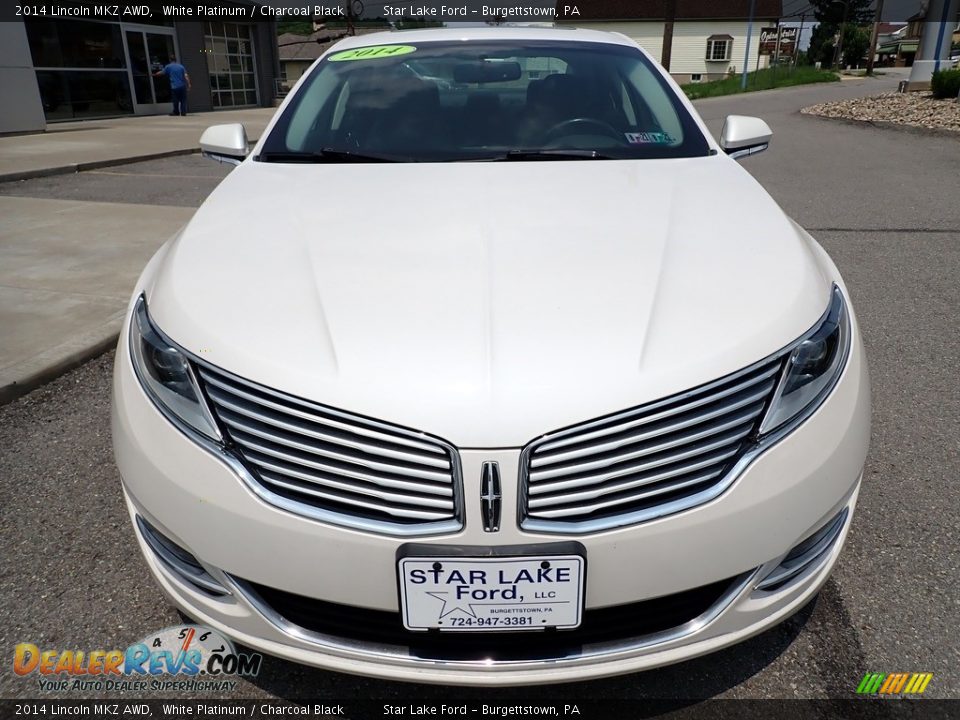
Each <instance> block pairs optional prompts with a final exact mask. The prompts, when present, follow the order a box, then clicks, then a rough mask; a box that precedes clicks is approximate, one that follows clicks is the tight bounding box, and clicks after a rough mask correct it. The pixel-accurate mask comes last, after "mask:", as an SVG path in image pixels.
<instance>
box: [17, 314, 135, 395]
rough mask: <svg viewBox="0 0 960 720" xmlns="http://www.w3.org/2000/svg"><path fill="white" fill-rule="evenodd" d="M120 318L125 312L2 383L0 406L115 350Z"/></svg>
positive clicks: (56, 349)
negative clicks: (42, 362) (13, 378)
mask: <svg viewBox="0 0 960 720" xmlns="http://www.w3.org/2000/svg"><path fill="white" fill-rule="evenodd" d="M123 316H124V313H122V312H121V313H119V316H118V317H117V318H116V319H114V320H111V321H109V322H107V323H105V324H104V325H101V326H100V327H99V328H97V329H96V330H93V331H91V332H89V333H85V334H83V335H81V336H79V337H77V338H75V339H72V340H70V341H68V342H67V343H65V344H64V345H61V346H60V347H58V348H54V349H53V350H51V351H48V352H49V353H51V354H54V356H53V357H51V358H50V359H49V361H48V362H45V363H44V364H43V366H42V367H40V368H39V369H35V370H29V369H27V370H26V374H25V375H24V376H23V377H21V378H17V379H15V380H13V381H5V382H4V384H3V385H2V386H0V406H2V405H7V404H8V403H11V402H13V401H14V400H16V399H17V398H20V397H23V396H24V395H26V394H27V393H29V392H31V391H32V390H36V389H37V388H38V387H40V386H41V385H46V384H47V383H48V382H51V381H52V380H56V379H57V378H58V377H60V376H61V375H63V374H64V373H66V372H68V371H70V370H73V369H74V368H77V367H80V366H81V365H83V364H84V363H85V362H87V361H89V360H93V359H94V358H95V357H99V356H100V355H103V354H104V353H105V352H107V351H109V350H112V349H113V348H114V347H116V344H117V340H118V339H119V337H120V325H121V324H122V322H123ZM16 372H17V371H16V368H14V370H13V373H12V374H14V375H15V374H16Z"/></svg>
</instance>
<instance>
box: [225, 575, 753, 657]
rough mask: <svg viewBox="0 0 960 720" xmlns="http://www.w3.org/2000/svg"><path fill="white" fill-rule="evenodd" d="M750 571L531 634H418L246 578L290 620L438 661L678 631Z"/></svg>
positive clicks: (535, 653)
mask: <svg viewBox="0 0 960 720" xmlns="http://www.w3.org/2000/svg"><path fill="white" fill-rule="evenodd" d="M744 579H745V576H739V577H737V578H732V579H728V580H722V581H720V582H716V583H712V584H710V585H704V586H703V587H698V588H694V589H692V590H686V591H684V592H680V593H676V594H674V595H666V596H664V597H659V598H654V599H652V600H643V601H641V602H636V603H630V604H628V605H617V606H614V607H607V608H599V609H596V610H584V612H583V618H582V622H581V624H580V627H578V628H576V629H574V630H543V631H528V632H493V633H482V632H462V633H458V632H439V631H428V632H412V631H410V630H407V629H406V628H404V627H403V622H402V620H401V617H400V613H398V612H385V611H381V610H368V609H365V608H358V607H353V606H351V605H340V604H337V603H331V602H325V601H323V600H314V599H312V598H308V597H303V596H302V595H294V594H293V593H289V592H285V591H283V590H277V589H275V588H271V587H267V586H264V585H257V584H254V583H249V582H242V586H243V587H244V588H245V589H246V592H251V591H252V593H254V594H255V595H256V596H257V597H258V598H259V600H260V602H261V603H262V604H264V605H266V606H268V607H269V608H270V609H271V610H272V611H273V612H275V613H276V614H277V615H279V616H280V617H282V618H283V619H284V620H285V621H286V622H288V623H292V624H293V625H296V626H298V627H300V628H303V629H305V630H309V631H311V632H314V633H319V634H321V635H327V636H331V637H333V638H337V639H340V640H349V641H354V642H371V643H376V644H379V645H394V646H400V647H404V648H407V649H408V650H409V652H410V654H411V655H413V656H415V657H419V658H423V659H430V660H492V661H510V660H543V659H549V658H562V657H570V656H575V655H577V654H579V653H581V652H582V651H583V649H584V646H587V645H595V644H599V643H610V642H621V641H626V640H632V639H639V638H644V637H647V636H650V635H654V634H656V633H659V632H664V631H667V630H673V629H674V628H679V627H680V626H682V625H684V624H686V623H688V622H690V621H691V620H694V619H696V618H699V617H700V616H701V615H704V614H705V613H706V612H707V611H708V610H711V609H712V608H714V606H716V605H717V603H719V602H720V600H721V599H722V598H723V597H724V596H726V595H727V594H728V592H731V591H732V590H733V588H735V587H738V586H739V585H740V584H742V583H743V581H744Z"/></svg>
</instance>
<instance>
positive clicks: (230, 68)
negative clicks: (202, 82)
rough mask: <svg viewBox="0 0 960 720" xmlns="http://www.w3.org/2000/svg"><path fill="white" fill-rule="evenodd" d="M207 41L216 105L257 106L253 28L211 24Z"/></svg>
mask: <svg viewBox="0 0 960 720" xmlns="http://www.w3.org/2000/svg"><path fill="white" fill-rule="evenodd" d="M204 42H205V44H206V55H207V69H208V70H209V71H210V92H211V95H212V97H213V106H214V107H236V106H238V105H256V104H258V102H259V96H258V94H257V76H256V72H255V68H256V65H255V64H254V57H253V39H252V38H251V37H250V26H249V25H244V24H241V23H229V22H208V23H207V24H206V27H205V29H204Z"/></svg>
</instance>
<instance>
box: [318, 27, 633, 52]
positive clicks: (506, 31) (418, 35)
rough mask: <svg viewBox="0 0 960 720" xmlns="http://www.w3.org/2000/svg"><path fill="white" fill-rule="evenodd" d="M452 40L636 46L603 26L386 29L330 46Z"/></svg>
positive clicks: (349, 38) (339, 48) (365, 45)
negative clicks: (550, 41)
mask: <svg viewBox="0 0 960 720" xmlns="http://www.w3.org/2000/svg"><path fill="white" fill-rule="evenodd" d="M451 40H467V41H469V40H513V41H515V42H516V41H520V42H522V41H524V40H553V41H556V42H592V43H607V44H609V45H626V46H628V47H636V45H635V43H634V42H633V41H632V40H630V39H629V38H627V37H626V36H624V35H620V34H617V33H610V32H604V31H602V30H585V29H582V28H559V27H530V26H514V27H504V26H499V27H463V28H458V27H456V26H454V27H443V28H426V29H419V30H387V31H384V32H377V33H368V34H365V35H356V36H353V37H347V38H344V39H343V40H341V41H340V42H338V43H337V44H336V45H334V46H333V48H330V49H331V50H333V49H334V48H336V49H337V50H347V49H350V48H356V47H368V46H371V45H394V44H400V43H403V44H416V43H426V42H449V41H451Z"/></svg>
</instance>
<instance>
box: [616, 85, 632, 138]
mask: <svg viewBox="0 0 960 720" xmlns="http://www.w3.org/2000/svg"><path fill="white" fill-rule="evenodd" d="M617 84H618V85H619V86H620V107H622V108H623V115H624V117H626V118H627V124H629V125H630V127H632V128H636V127H637V113H636V112H635V111H634V109H633V101H632V99H631V98H630V93H629V92H628V91H627V86H626V85H624V84H623V82H618V83H617Z"/></svg>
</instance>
